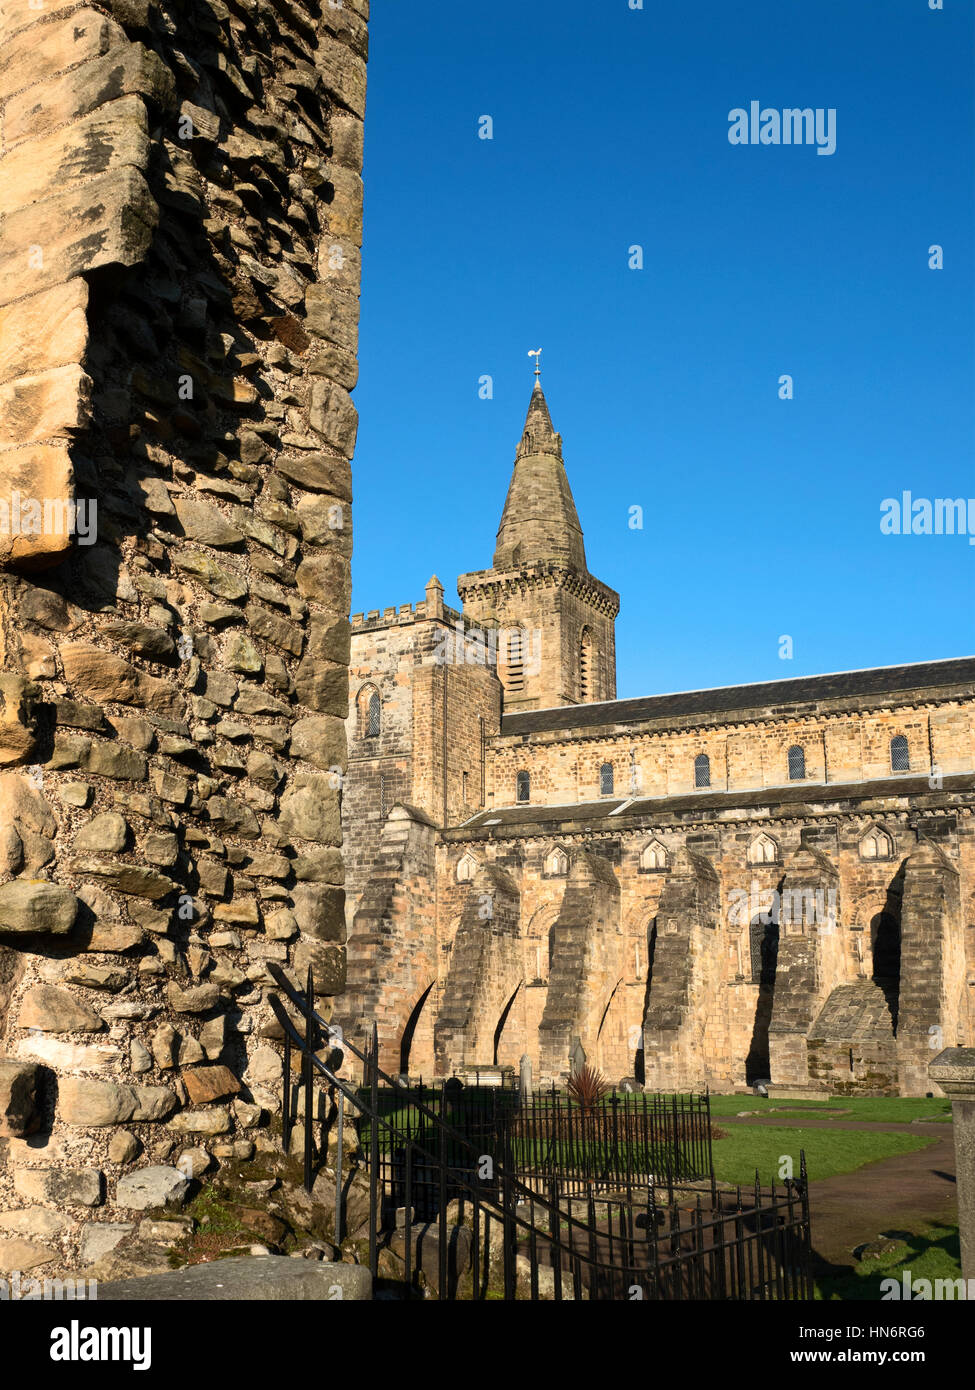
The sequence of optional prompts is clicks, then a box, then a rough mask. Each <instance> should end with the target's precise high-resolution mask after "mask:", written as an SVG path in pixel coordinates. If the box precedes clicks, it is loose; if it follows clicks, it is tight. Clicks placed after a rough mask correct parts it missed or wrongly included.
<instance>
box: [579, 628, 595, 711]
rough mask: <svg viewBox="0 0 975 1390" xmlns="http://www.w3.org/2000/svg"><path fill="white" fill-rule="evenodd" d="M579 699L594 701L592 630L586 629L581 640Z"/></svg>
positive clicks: (583, 630)
mask: <svg viewBox="0 0 975 1390" xmlns="http://www.w3.org/2000/svg"><path fill="white" fill-rule="evenodd" d="M579 698H580V700H591V699H592V629H591V628H588V627H584V628H583V629H582V637H581V638H580V640H579Z"/></svg>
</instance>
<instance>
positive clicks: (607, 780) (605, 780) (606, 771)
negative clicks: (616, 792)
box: [599, 763, 613, 796]
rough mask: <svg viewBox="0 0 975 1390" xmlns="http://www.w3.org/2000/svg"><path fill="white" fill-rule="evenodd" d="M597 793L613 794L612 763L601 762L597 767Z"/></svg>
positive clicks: (602, 794) (601, 794)
mask: <svg viewBox="0 0 975 1390" xmlns="http://www.w3.org/2000/svg"><path fill="white" fill-rule="evenodd" d="M599 795H600V796H612V795H613V764H612V763H603V765H602V767H601V768H600V769H599Z"/></svg>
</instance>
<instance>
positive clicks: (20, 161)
mask: <svg viewBox="0 0 975 1390" xmlns="http://www.w3.org/2000/svg"><path fill="white" fill-rule="evenodd" d="M0 62H2V59H0ZM148 155H149V135H148V123H147V119H146V108H145V106H144V104H143V102H142V99H141V97H138V96H135V95H133V96H125V97H121V98H120V99H119V100H118V101H112V102H108V103H106V105H104V106H101V107H99V108H98V109H97V110H95V111H92V112H90V113H89V114H88V115H86V116H83V117H81V119H80V120H78V121H75V122H74V123H73V124H71V125H69V126H65V127H62V128H60V129H55V130H51V129H50V128H47V129H46V130H41V131H38V132H37V133H36V134H35V135H34V138H33V139H32V140H30V141H27V142H25V143H24V144H22V145H19V146H15V147H14V148H13V149H10V150H8V151H7V153H6V154H5V156H4V158H3V160H2V161H0V204H2V205H3V207H4V209H5V210H6V211H8V212H16V211H17V209H18V208H22V207H24V206H26V204H28V203H30V202H32V201H33V200H34V198H36V196H37V190H38V189H39V188H58V189H69V188H73V187H76V186H77V185H79V184H83V183H86V182H87V181H88V180H89V179H91V178H94V177H95V176H96V175H97V174H105V173H108V172H109V170H112V169H118V168H120V167H122V166H124V165H127V164H128V165H132V166H133V168H136V169H139V168H143V167H145V165H146V163H147V160H148Z"/></svg>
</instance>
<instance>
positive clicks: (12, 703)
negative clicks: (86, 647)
mask: <svg viewBox="0 0 975 1390" xmlns="http://www.w3.org/2000/svg"><path fill="white" fill-rule="evenodd" d="M2 539H3V538H0V542H2ZM0 553H2V552H0ZM40 696H41V692H40V690H39V689H38V687H37V686H36V685H35V684H34V683H33V682H32V681H28V680H25V679H24V677H23V676H18V675H14V674H12V673H11V672H7V671H5V672H2V673H0V700H2V701H3V706H2V709H0V765H2V766H9V765H10V764H11V763H22V762H26V761H27V760H28V759H29V758H30V756H31V754H32V753H33V752H34V750H35V748H36V746H37V732H36V722H37V714H38V706H39V701H40Z"/></svg>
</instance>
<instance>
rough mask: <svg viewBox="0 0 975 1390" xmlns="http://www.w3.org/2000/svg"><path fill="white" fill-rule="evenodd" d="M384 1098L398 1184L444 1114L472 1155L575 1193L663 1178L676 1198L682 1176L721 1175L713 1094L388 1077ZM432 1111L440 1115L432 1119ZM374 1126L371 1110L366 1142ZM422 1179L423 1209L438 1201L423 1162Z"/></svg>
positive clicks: (384, 1132)
mask: <svg viewBox="0 0 975 1390" xmlns="http://www.w3.org/2000/svg"><path fill="white" fill-rule="evenodd" d="M378 1101H379V1106H380V1109H381V1112H382V1125H381V1138H380V1163H381V1164H382V1167H383V1172H384V1179H386V1180H387V1181H388V1182H389V1183H390V1185H391V1186H392V1187H394V1188H398V1187H400V1186H401V1185H402V1178H403V1173H402V1166H403V1154H404V1153H405V1150H406V1147H407V1145H410V1144H413V1145H419V1146H421V1147H430V1144H431V1142H432V1140H433V1138H434V1134H433V1130H434V1129H435V1127H436V1126H437V1125H439V1124H441V1123H446V1124H448V1125H450V1127H451V1128H452V1129H453V1130H454V1131H456V1133H458V1134H459V1135H461V1136H463V1140H464V1148H463V1153H464V1154H465V1155H466V1154H467V1153H468V1152H470V1151H471V1150H473V1151H474V1152H475V1153H477V1154H478V1155H479V1156H480V1157H481V1159H482V1160H483V1159H490V1160H493V1162H494V1164H495V1165H496V1166H498V1167H504V1168H506V1169H507V1170H508V1171H509V1172H510V1173H511V1174H512V1176H513V1177H515V1178H517V1179H518V1180H519V1181H520V1182H522V1183H524V1184H526V1185H528V1186H530V1187H531V1188H532V1189H533V1190H534V1191H545V1190H546V1187H547V1184H548V1183H550V1182H552V1181H556V1182H558V1184H559V1188H560V1191H562V1192H564V1193H569V1194H588V1193H590V1192H592V1193H600V1192H618V1193H623V1192H625V1193H626V1194H627V1195H630V1194H632V1192H633V1190H634V1189H636V1188H641V1187H643V1188H646V1187H648V1186H655V1187H656V1188H657V1189H660V1190H664V1189H665V1190H666V1192H667V1195H668V1198H669V1199H671V1200H672V1199H673V1195H674V1186H675V1184H679V1183H682V1182H688V1181H694V1180H698V1179H704V1178H710V1177H711V1174H712V1160H711V1114H710V1101H709V1098H708V1096H707V1094H704V1095H686V1096H677V1095H673V1096H664V1095H647V1094H644V1093H626V1092H623V1093H620V1092H616V1091H614V1092H612V1093H611V1094H608V1095H606V1096H604V1097H602V1099H601V1100H599V1101H598V1102H596V1103H594V1104H592V1105H584V1104H581V1103H579V1102H578V1101H576V1100H574V1099H573V1098H572V1097H571V1096H570V1095H567V1094H566V1093H564V1092H560V1091H557V1090H556V1089H555V1088H554V1087H553V1089H552V1090H550V1091H536V1092H533V1093H531V1094H524V1093H522V1092H520V1091H519V1090H518V1089H517V1088H508V1087H505V1088H501V1087H479V1086H476V1085H474V1086H471V1085H463V1084H462V1083H461V1082H459V1081H458V1080H456V1079H453V1080H449V1081H446V1082H441V1083H439V1084H436V1085H428V1086H422V1085H417V1086H409V1087H407V1086H402V1085H400V1084H397V1085H396V1086H394V1087H386V1086H382V1087H380V1088H379V1097H378ZM424 1112H427V1114H432V1115H434V1116H436V1119H435V1120H431V1119H429V1118H425V1115H424ZM370 1129H371V1122H370V1121H369V1120H368V1119H367V1118H366V1117H365V1115H363V1118H362V1121H361V1137H362V1139H363V1141H364V1142H365V1141H366V1140H367V1138H368V1135H369V1133H370ZM455 1147H456V1146H455V1145H448V1163H449V1164H450V1165H451V1166H455V1164H456V1162H457V1161H458V1160H459V1155H454V1153H453V1149H454V1148H455ZM486 1166H487V1165H485V1164H483V1163H482V1167H486ZM413 1178H414V1186H415V1189H416V1190H417V1192H423V1191H424V1190H426V1189H429V1190H430V1197H429V1200H427V1199H424V1200H423V1207H424V1210H427V1209H429V1208H431V1207H432V1208H433V1210H435V1197H436V1193H435V1184H434V1183H433V1180H432V1174H431V1173H428V1172H427V1171H426V1170H424V1171H422V1172H415V1173H414V1175H413ZM451 1195H454V1194H453V1193H451Z"/></svg>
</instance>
